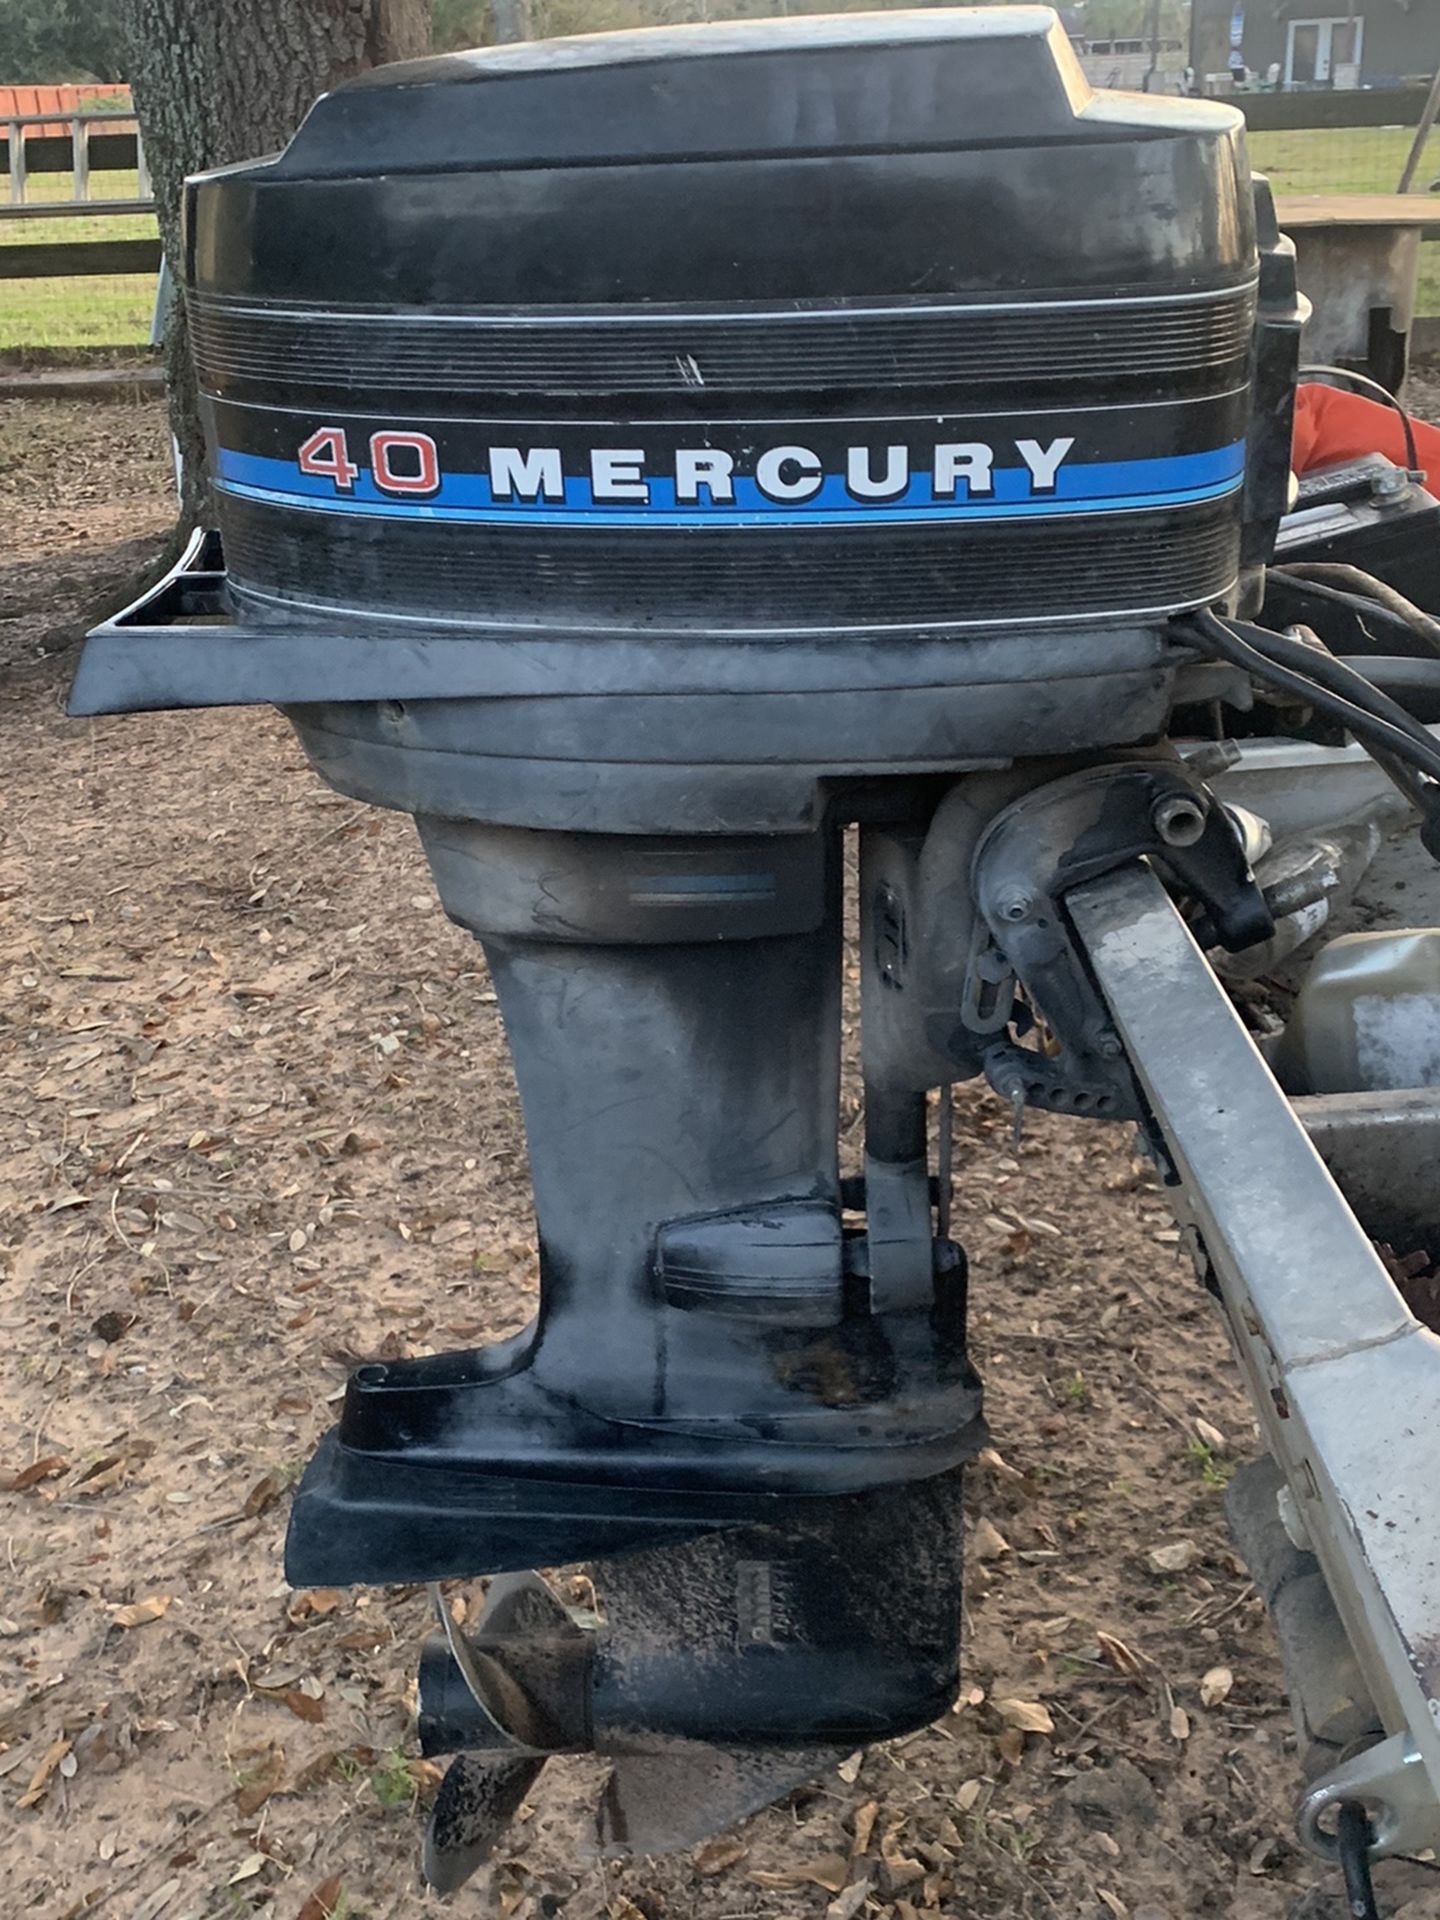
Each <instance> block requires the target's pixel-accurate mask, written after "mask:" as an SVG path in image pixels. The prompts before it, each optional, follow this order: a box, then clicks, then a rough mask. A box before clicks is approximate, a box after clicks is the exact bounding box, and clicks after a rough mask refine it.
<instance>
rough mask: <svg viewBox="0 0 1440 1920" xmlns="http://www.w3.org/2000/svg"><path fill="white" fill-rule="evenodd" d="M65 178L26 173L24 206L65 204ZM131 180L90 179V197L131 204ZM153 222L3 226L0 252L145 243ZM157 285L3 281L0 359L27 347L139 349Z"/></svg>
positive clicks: (108, 280)
mask: <svg viewBox="0 0 1440 1920" xmlns="http://www.w3.org/2000/svg"><path fill="white" fill-rule="evenodd" d="M73 192H74V183H73V181H72V180H71V177H70V175H69V174H68V173H40V174H33V173H32V174H31V176H30V178H29V181H28V182H27V184H26V196H25V197H26V199H27V200H31V201H35V200H68V199H69V198H70V196H71V194H72V193H73ZM139 192H140V184H139V180H138V177H137V176H136V174H135V173H134V172H133V171H131V172H129V173H95V174H92V175H91V176H90V193H91V198H92V199H95V200H100V199H108V200H134V199H136V198H138V196H139ZM154 233H155V216H154V215H153V214H150V213H140V214H125V215H123V216H122V215H118V214H95V215H93V216H91V215H88V214H77V215H75V216H73V217H71V216H66V217H64V218H61V219H56V220H0V247H3V246H19V245H21V244H24V243H27V242H29V243H35V244H38V243H40V242H41V241H65V240H146V239H149V238H151V237H153V235H154ZM154 307H155V280H154V276H153V275H152V274H148V273H127V274H95V275H87V276H85V277H83V278H80V279H74V280H0V352H5V351H7V350H10V351H13V350H15V349H18V348H25V347H46V348H51V347H85V348H97V347H139V346H143V345H144V344H145V343H146V342H147V341H148V340H149V338H150V319H151V315H152V313H153V311H154Z"/></svg>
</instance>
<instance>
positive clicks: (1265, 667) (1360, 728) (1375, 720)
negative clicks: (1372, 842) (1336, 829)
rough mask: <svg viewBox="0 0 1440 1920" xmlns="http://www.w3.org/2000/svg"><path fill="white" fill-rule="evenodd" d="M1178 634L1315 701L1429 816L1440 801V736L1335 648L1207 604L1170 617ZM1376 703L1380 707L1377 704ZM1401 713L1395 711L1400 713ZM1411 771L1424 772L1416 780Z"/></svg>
mask: <svg viewBox="0 0 1440 1920" xmlns="http://www.w3.org/2000/svg"><path fill="white" fill-rule="evenodd" d="M1172 631H1173V632H1174V634H1175V637H1176V638H1177V639H1178V640H1180V641H1182V642H1184V643H1186V644H1188V645H1190V646H1192V647H1193V648H1194V649H1195V650H1196V651H1197V652H1200V653H1204V654H1206V655H1208V656H1209V657H1210V658H1212V659H1221V660H1224V661H1227V662H1228V663H1229V664H1230V665H1232V666H1236V667H1239V668H1241V670H1242V671H1244V672H1245V673H1248V674H1249V675H1251V676H1252V677H1253V678H1254V679H1256V680H1258V681H1260V682H1261V683H1262V684H1264V685H1268V686H1271V687H1274V688H1276V689H1278V690H1279V691H1281V692H1283V693H1286V694H1289V695H1290V696H1292V697H1293V698H1296V699H1299V700H1303V701H1305V702H1306V703H1308V704H1310V705H1312V706H1314V707H1316V708H1317V709H1319V711H1321V712H1322V713H1324V714H1326V715H1327V717H1329V718H1330V719H1332V720H1335V721H1337V722H1338V723H1339V724H1340V725H1341V726H1343V727H1345V728H1346V729H1347V731H1349V732H1350V733H1353V734H1354V736H1355V738H1356V739H1357V740H1359V741H1360V742H1361V744H1362V745H1363V746H1365V747H1366V748H1367V749H1368V750H1369V751H1370V752H1371V753H1373V754H1374V755H1375V757H1376V758H1377V759H1378V760H1379V763H1380V764H1381V765H1382V766H1383V767H1384V768H1385V771H1386V772H1387V774H1389V775H1390V777H1391V778H1392V779H1393V780H1395V781H1396V784H1397V785H1399V786H1400V787H1401V790H1402V791H1403V792H1404V794H1405V796H1406V798H1407V799H1409V800H1410V801H1411V802H1412V803H1413V804H1414V805H1415V806H1417V807H1418V808H1420V810H1421V811H1422V813H1424V814H1425V815H1426V817H1427V819H1428V817H1429V815H1430V813H1431V812H1432V810H1434V809H1435V808H1436V806H1437V802H1440V788H1437V787H1436V784H1435V783H1436V782H1437V781H1440V743H1437V742H1436V741H1435V740H1434V739H1433V738H1432V737H1431V735H1430V734H1429V733H1428V732H1427V731H1426V729H1425V728H1424V727H1422V726H1421V725H1420V723H1419V722H1418V721H1416V720H1414V719H1412V717H1411V716H1410V715H1409V714H1408V713H1406V712H1405V710H1404V708H1403V707H1401V706H1399V705H1398V703H1396V702H1395V701H1393V700H1390V699H1389V698H1388V696H1387V695H1385V694H1383V693H1381V692H1380V691H1379V689H1378V688H1376V687H1373V686H1371V684H1370V683H1369V681H1367V680H1366V679H1365V678H1364V677H1363V676H1362V675H1361V674H1359V673H1356V672H1355V671H1354V669H1353V668H1349V667H1346V666H1343V665H1342V664H1341V663H1340V661H1338V660H1337V659H1336V658H1335V656H1334V655H1333V654H1329V653H1326V654H1321V653H1319V652H1317V651H1316V650H1315V649H1313V648H1311V647H1307V646H1305V645H1303V644H1302V643H1301V642H1299V641H1295V640H1287V639H1285V637H1284V636H1283V635H1280V634H1272V633H1268V632H1267V631H1266V630H1265V629H1264V628H1262V627H1251V626H1249V625H1248V624H1247V623H1243V622H1232V621H1228V620H1222V619H1220V617H1219V616H1218V615H1217V614H1214V613H1211V612H1210V611H1209V610H1208V609H1203V610H1201V611H1200V612H1197V613H1194V614H1191V615H1189V616H1188V617H1187V618H1186V619H1185V620H1183V621H1177V622H1175V623H1174V626H1173V628H1172ZM1377 709H1378V710H1377ZM1397 716H1398V718H1397ZM1416 774H1419V775H1422V776H1426V778H1425V779H1424V780H1420V779H1417V778H1416V777H1415V776H1416Z"/></svg>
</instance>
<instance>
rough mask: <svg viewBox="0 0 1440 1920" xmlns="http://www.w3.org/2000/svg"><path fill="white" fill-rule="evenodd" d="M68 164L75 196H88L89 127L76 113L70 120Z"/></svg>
mask: <svg viewBox="0 0 1440 1920" xmlns="http://www.w3.org/2000/svg"><path fill="white" fill-rule="evenodd" d="M70 165H71V167H72V169H73V171H74V176H75V189H74V191H75V198H76V199H77V200H88V199H89V198H90V127H89V124H88V122H86V121H85V120H84V119H82V118H81V116H80V115H79V114H78V113H77V114H76V115H75V116H74V118H73V119H72V120H71V122H70Z"/></svg>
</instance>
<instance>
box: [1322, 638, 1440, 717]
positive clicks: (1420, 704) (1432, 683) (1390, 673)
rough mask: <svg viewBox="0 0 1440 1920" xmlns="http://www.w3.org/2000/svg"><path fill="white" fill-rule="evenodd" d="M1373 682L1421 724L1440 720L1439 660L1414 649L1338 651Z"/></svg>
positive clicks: (1346, 663) (1351, 665)
mask: <svg viewBox="0 0 1440 1920" xmlns="http://www.w3.org/2000/svg"><path fill="white" fill-rule="evenodd" d="M1338 657H1339V659H1340V661H1341V664H1342V665H1343V666H1347V667H1353V668H1354V670H1355V672H1356V673H1358V674H1361V675H1363V676H1364V678H1365V679H1367V680H1368V681H1370V683H1371V684H1372V686H1376V687H1379V689H1380V690H1381V692H1382V693H1388V694H1389V696H1390V698H1391V699H1392V700H1395V701H1397V702H1398V703H1399V704H1400V705H1401V706H1402V707H1404V709H1405V711H1406V712H1407V713H1409V714H1410V715H1411V716H1412V717H1413V718H1414V719H1416V720H1418V721H1419V722H1420V724H1421V725H1422V726H1433V725H1435V724H1437V723H1440V660H1432V659H1431V658H1430V657H1429V656H1428V655H1421V654H1414V653H1394V654H1390V653H1384V654H1371V653H1360V654H1353V655H1347V654H1341V655H1339V656H1338Z"/></svg>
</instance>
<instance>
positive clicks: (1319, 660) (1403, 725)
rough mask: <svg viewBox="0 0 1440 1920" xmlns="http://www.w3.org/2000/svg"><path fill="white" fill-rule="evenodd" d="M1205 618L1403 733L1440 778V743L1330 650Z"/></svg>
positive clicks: (1241, 623) (1394, 747)
mask: <svg viewBox="0 0 1440 1920" xmlns="http://www.w3.org/2000/svg"><path fill="white" fill-rule="evenodd" d="M1202 618H1204V619H1205V620H1207V621H1209V620H1215V624H1216V625H1217V626H1218V627H1220V628H1221V629H1222V630H1223V631H1225V632H1227V633H1230V634H1233V635H1234V636H1235V637H1236V638H1237V639H1238V640H1239V641H1241V642H1242V644H1245V645H1248V646H1249V647H1250V648H1251V649H1252V650H1253V651H1254V652H1255V653H1256V654H1258V655H1259V656H1260V657H1261V658H1262V659H1264V660H1267V661H1270V662H1271V663H1273V664H1275V665H1278V666H1281V667H1285V668H1288V669H1289V671H1290V672H1292V673H1294V674H1296V675H1298V676H1300V677H1301V678H1302V679H1303V680H1308V681H1310V682H1312V683H1314V684H1316V685H1318V686H1319V687H1320V688H1323V689H1324V690H1325V691H1326V692H1328V693H1329V694H1331V695H1333V696H1334V697H1335V698H1337V699H1339V700H1342V701H1344V702H1345V703H1346V705H1347V706H1349V707H1351V708H1352V709H1356V708H1358V709H1359V710H1360V711H1361V712H1362V713H1364V714H1366V715H1368V716H1369V717H1370V718H1371V719H1372V720H1375V721H1378V722H1379V723H1380V724H1382V725H1383V726H1386V727H1387V728H1390V729H1393V730H1394V731H1395V732H1397V733H1399V734H1402V735H1403V736H1404V737H1405V739H1406V740H1408V741H1410V742H1411V743H1412V745H1413V746H1414V747H1415V748H1416V750H1417V764H1419V765H1421V766H1422V767H1423V770H1424V771H1425V772H1427V773H1429V774H1431V775H1432V777H1434V778H1437V779H1440V744H1437V742H1436V741H1435V740H1434V738H1433V737H1432V736H1431V735H1430V734H1429V733H1428V732H1427V731H1426V730H1425V728H1424V727H1423V726H1421V724H1420V722H1419V721H1418V720H1416V719H1415V717H1414V715H1413V714H1411V713H1408V712H1407V711H1406V709H1405V708H1404V707H1402V706H1401V705H1400V703H1399V702H1398V701H1397V700H1392V699H1391V698H1390V696H1389V694H1387V693H1384V692H1383V691H1382V690H1381V689H1380V688H1379V687H1377V686H1375V685H1373V684H1372V682H1371V681H1370V680H1369V679H1368V678H1367V676H1366V675H1365V674H1363V673H1359V672H1357V671H1356V669H1355V668H1354V667H1352V666H1348V665H1346V664H1345V662H1343V661H1342V660H1340V659H1338V658H1337V657H1336V656H1335V655H1334V654H1333V653H1331V652H1330V651H1329V650H1328V648H1325V649H1322V648H1319V647H1312V646H1308V645H1307V644H1306V643H1305V642H1304V641H1303V640H1292V639H1290V638H1289V637H1288V636H1287V635H1285V634H1279V633H1271V632H1269V631H1268V630H1267V629H1266V628H1264V627H1253V626H1251V625H1250V624H1249V623H1248V622H1247V621H1244V620H1226V621H1220V620H1218V619H1216V617H1215V616H1214V615H1213V614H1210V615H1206V616H1202ZM1207 631H1208V627H1207ZM1315 704H1316V705H1317V706H1318V705H1320V704H1321V702H1320V701H1319V700H1316V702H1315ZM1346 724H1347V725H1349V726H1350V730H1351V732H1352V733H1355V734H1356V737H1357V738H1360V737H1363V735H1362V734H1361V730H1360V729H1359V728H1357V727H1355V726H1354V724H1353V723H1352V722H1347V723H1346ZM1385 744H1386V745H1388V746H1389V747H1390V749H1391V751H1393V752H1399V751H1400V748H1399V747H1398V746H1397V745H1396V743H1395V742H1394V741H1393V740H1391V741H1387V742H1385Z"/></svg>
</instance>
